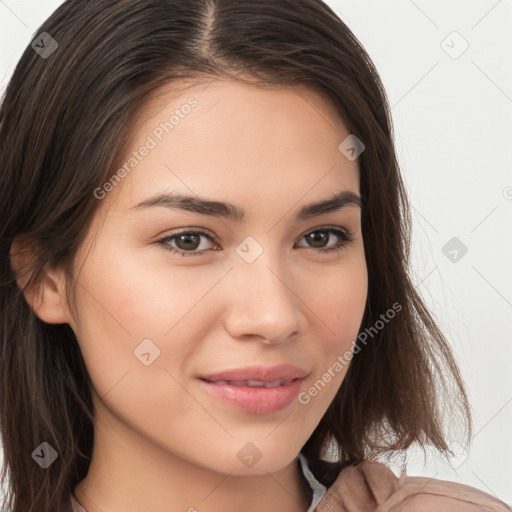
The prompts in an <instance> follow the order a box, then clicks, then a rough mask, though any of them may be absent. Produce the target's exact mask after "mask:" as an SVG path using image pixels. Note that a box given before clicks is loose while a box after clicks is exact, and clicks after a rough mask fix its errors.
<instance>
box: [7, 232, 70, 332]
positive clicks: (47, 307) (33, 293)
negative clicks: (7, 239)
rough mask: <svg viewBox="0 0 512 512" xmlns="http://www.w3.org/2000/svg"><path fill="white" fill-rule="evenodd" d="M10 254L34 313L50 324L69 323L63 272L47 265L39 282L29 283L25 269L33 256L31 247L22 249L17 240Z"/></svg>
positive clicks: (20, 283) (19, 283)
mask: <svg viewBox="0 0 512 512" xmlns="http://www.w3.org/2000/svg"><path fill="white" fill-rule="evenodd" d="M10 256H11V266H12V269H13V271H14V272H15V273H16V275H17V279H16V281H17V283H18V286H19V288H20V289H21V290H22V292H23V296H24V297H25V300H26V301H27V303H28V305H29V306H30V307H31V308H32V310H33V311H34V313H35V314H36V315H37V316H38V317H39V318H40V319H41V320H42V321H43V322H46V323H49V324H63V323H69V313H68V308H67V301H66V294H65V286H64V283H65V280H64V275H63V272H62V271H60V270H55V269H51V268H49V267H48V266H45V267H44V268H43V271H42V273H41V276H40V278H39V279H38V280H37V282H34V283H30V284H28V285H27V282H28V275H27V272H23V270H24V269H26V268H28V261H29V259H30V258H31V256H32V254H31V251H30V249H27V248H26V246H25V247H24V248H23V249H21V247H20V244H19V243H18V242H16V241H15V242H13V244H12V247H11V253H10Z"/></svg>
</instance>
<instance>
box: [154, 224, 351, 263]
mask: <svg viewBox="0 0 512 512" xmlns="http://www.w3.org/2000/svg"><path fill="white" fill-rule="evenodd" d="M319 231H320V232H321V231H327V232H330V233H334V234H335V235H336V236H338V238H339V239H340V240H341V241H340V242H339V243H338V244H337V245H335V246H334V247H330V248H328V249H324V248H315V247H306V249H308V248H309V249H313V250H316V251H317V252H320V253H323V254H325V253H332V252H341V251H342V250H343V249H344V248H345V247H346V246H347V245H349V244H350V243H351V242H353V240H354V238H353V236H352V233H350V232H349V231H347V230H341V229H338V228H336V227H334V226H326V227H322V228H317V229H314V230H313V231H308V232H307V233H305V234H304V235H303V236H302V237H301V238H304V237H306V236H307V235H310V234H312V233H317V232H319ZM181 235H204V236H206V237H207V238H209V239H210V240H211V241H212V242H216V240H215V237H213V236H211V235H210V234H209V233H207V232H205V231H202V230H197V231H180V232H179V233H175V234H174V235H172V236H167V237H165V238H162V239H160V240H157V241H156V242H155V243H156V244H158V245H161V246H163V247H164V249H166V250H167V251H170V252H172V253H174V254H179V255H181V256H200V255H201V254H203V253H204V252H205V251H206V250H207V249H204V250H202V251H197V252H192V251H184V250H182V249H176V248H174V247H172V246H170V245H169V243H168V242H169V241H170V240H174V239H175V238H176V237H178V236H181Z"/></svg>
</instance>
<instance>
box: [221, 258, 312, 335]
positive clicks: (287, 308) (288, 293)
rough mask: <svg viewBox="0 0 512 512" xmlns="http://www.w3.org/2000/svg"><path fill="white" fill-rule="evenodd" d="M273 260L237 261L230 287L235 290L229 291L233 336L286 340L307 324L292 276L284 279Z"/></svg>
mask: <svg viewBox="0 0 512 512" xmlns="http://www.w3.org/2000/svg"><path fill="white" fill-rule="evenodd" d="M264 254H265V253H264ZM273 261H274V262H275V260H273ZM269 263H270V262H269V259H268V258H264V257H263V256H260V258H258V259H257V260H256V261H255V262H253V263H251V264H247V263H245V262H241V264H237V265H236V267H235V268H234V269H233V270H232V272H231V273H230V274H231V275H230V279H229V283H226V286H228V287H230V289H231V290H233V293H230V294H228V296H229V299H228V300H229V301H230V303H231V304H230V307H229V313H228V315H227V318H226V320H225V328H226V330H227V331H228V332H229V334H230V335H231V336H232V337H233V338H237V339H246V340H247V339H259V340H260V341H261V342H262V343H265V344H275V343H285V342H286V341H288V340H289V339H290V338H292V337H293V336H294V335H296V334H298V333H299V331H300V329H301V328H302V326H303V322H304V321H305V319H304V316H303V315H302V312H301V308H300V305H301V304H302V302H301V300H300V298H298V297H297V295H296V294H295V293H294V292H293V290H292V288H291V286H290V282H289V281H290V278H289V275H288V277H285V278H283V277H282V274H283V272H277V271H276V269H277V268H278V267H277V266H276V265H275V264H273V265H272V266H271V265H269ZM284 274H286V273H284Z"/></svg>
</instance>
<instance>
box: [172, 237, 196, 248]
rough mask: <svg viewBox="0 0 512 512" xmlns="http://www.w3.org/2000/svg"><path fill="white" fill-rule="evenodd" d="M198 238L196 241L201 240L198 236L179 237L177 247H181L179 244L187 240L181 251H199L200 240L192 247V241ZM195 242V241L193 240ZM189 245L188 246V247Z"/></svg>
mask: <svg viewBox="0 0 512 512" xmlns="http://www.w3.org/2000/svg"><path fill="white" fill-rule="evenodd" d="M194 237H195V238H196V239H199V236H198V235H193V234H192V235H180V236H179V237H178V240H177V245H178V247H179V245H180V244H179V243H178V242H180V241H182V240H183V239H184V240H185V246H184V247H180V249H197V247H198V246H199V240H196V243H195V244H194V243H192V246H190V241H191V239H193V238H194ZM192 242H193V240H192ZM187 244H188V245H187Z"/></svg>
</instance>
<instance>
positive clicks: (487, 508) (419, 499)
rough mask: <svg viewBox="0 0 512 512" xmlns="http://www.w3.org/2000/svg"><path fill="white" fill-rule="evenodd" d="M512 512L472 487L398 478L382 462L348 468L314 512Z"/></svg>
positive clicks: (402, 475) (366, 463)
mask: <svg viewBox="0 0 512 512" xmlns="http://www.w3.org/2000/svg"><path fill="white" fill-rule="evenodd" d="M433 510H435V511H436V512H443V511H450V512H482V511H484V512H512V508H511V507H510V506H509V505H507V504H506V503H504V502H503V501H501V500H499V499H497V498H495V497H494V496H492V495H490V494H488V493H486V492H484V491H481V490H480V489H476V488H475V487H471V486H469V485H464V484H460V483H457V482H450V481H447V480H438V479H435V478H427V477H419V476H408V475H407V474H406V472H403V473H402V474H401V476H400V478H398V477H397V476H396V475H395V474H394V473H393V471H391V469H389V468H388V467H387V466H386V465H385V464H382V463H379V462H369V461H365V462H362V463H360V464H358V465H355V466H348V467H345V468H344V469H343V470H342V471H341V472H340V474H339V475H338V477H337V478H336V480H335V481H334V483H333V484H332V485H331V486H329V488H328V489H327V492H326V493H325V495H324V497H323V499H322V500H321V502H320V503H319V505H318V507H317V508H316V511H315V512H356V511H358V512H363V511H364V512H366V511H367V512H370V511H375V512H398V511H400V512H427V511H433Z"/></svg>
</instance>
